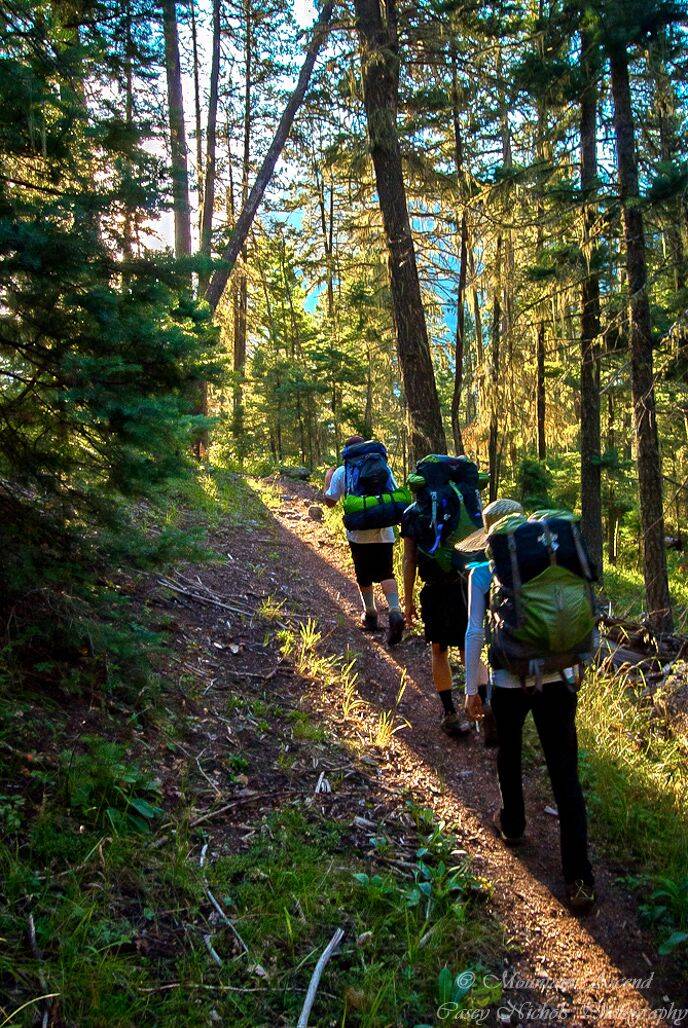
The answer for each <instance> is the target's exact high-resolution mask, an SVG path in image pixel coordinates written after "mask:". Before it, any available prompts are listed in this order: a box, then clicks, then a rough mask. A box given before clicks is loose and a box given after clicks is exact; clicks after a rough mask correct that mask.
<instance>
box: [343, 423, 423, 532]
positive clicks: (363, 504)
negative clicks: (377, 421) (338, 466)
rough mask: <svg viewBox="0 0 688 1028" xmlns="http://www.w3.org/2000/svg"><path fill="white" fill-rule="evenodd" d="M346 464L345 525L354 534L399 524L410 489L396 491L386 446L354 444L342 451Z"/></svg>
mask: <svg viewBox="0 0 688 1028" xmlns="http://www.w3.org/2000/svg"><path fill="white" fill-rule="evenodd" d="M342 461H343V463H344V492H345V496H344V526H345V528H348V529H349V530H351V531H360V530H364V531H365V530H368V529H373V528H391V526H392V525H398V524H399V522H400V521H401V517H402V514H403V513H404V510H405V509H406V507H407V506H408V504H409V503H410V501H411V496H410V495H409V493H408V492H407V490H406V489H396V490H395V489H394V478H393V476H392V471H391V468H390V466H389V464H388V463H387V450H386V449H385V447H384V446H383V445H382V443H377V442H375V441H374V440H368V441H367V442H364V443H353V444H352V445H351V446H345V447H344V449H343V451H342Z"/></svg>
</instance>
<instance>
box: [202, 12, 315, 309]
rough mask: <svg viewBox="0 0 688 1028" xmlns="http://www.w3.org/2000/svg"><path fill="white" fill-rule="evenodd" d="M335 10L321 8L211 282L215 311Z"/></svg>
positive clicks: (210, 289)
mask: <svg viewBox="0 0 688 1028" xmlns="http://www.w3.org/2000/svg"><path fill="white" fill-rule="evenodd" d="M333 10H334V0H327V2H326V3H324V4H323V6H322V9H321V11H320V16H319V17H318V20H317V22H316V24H315V28H314V29H313V33H312V35H311V39H310V43H309V44H308V49H307V51H306V57H305V59H304V62H303V65H302V67H301V71H300V73H299V78H298V81H297V83H296V86H295V87H294V91H293V92H292V94H291V96H290V97H289V100H288V102H287V105H286V107H285V108H284V111H283V113H282V117H281V118H280V122H279V125H278V126H277V129H276V131H275V135H274V138H273V140H272V143H271V144H270V147H269V149H268V152H267V153H266V155H265V158H264V160H263V163H262V165H261V168H260V171H259V172H258V175H257V177H256V180H255V182H254V183H253V186H252V188H251V192H250V193H249V195H248V199H247V201H246V203H245V204H244V206H243V209H242V211H241V213H240V214H239V217H238V219H237V223H236V225H235V226H234V231H233V233H232V238H231V239H230V241H229V243H228V245H227V247H226V249H225V250H224V252H223V254H222V267H221V268H218V269H217V271H216V272H215V273H214V275H213V277H212V278H211V280H210V285H209V286H208V290H207V292H206V299H207V300H208V303H209V304H210V307H211V309H212V310H215V309H216V308H217V306H218V304H219V302H220V300H221V298H222V294H223V292H224V290H225V286H226V285H227V282H228V280H229V276H230V275H231V273H232V269H233V268H234V265H235V264H236V260H237V257H238V256H239V254H240V253H241V251H242V249H243V246H244V243H245V242H246V239H247V236H248V233H249V231H250V229H251V225H252V224H253V219H254V218H255V216H256V211H257V210H258V207H259V205H260V201H261V200H262V199H263V194H264V193H265V190H266V188H267V185H268V183H269V181H270V179H271V178H272V174H273V172H274V170H275V165H276V164H277V161H278V160H279V156H280V154H281V153H282V150H283V148H284V144H285V143H286V141H287V136H288V135H289V132H290V129H291V126H292V124H293V121H294V117H295V115H296V112H297V111H298V109H299V107H300V106H301V104H302V102H303V98H304V96H305V95H306V90H307V89H308V83H309V82H310V78H311V74H312V72H313V66H314V64H315V60H316V57H317V56H318V52H319V51H320V48H321V47H322V45H323V43H324V42H325V39H326V37H327V32H328V29H329V25H330V21H331V20H332V12H333Z"/></svg>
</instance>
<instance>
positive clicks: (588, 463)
mask: <svg viewBox="0 0 688 1028" xmlns="http://www.w3.org/2000/svg"><path fill="white" fill-rule="evenodd" d="M592 46H593V42H592V39H591V38H590V36H589V35H588V33H587V32H583V33H581V50H582V53H583V71H584V75H585V90H584V92H583V96H582V98H581V111H580V138H581V149H580V164H581V172H580V175H581V192H582V194H583V253H584V256H585V260H586V263H587V272H586V275H585V278H584V279H583V282H582V283H581V373H580V393H581V399H580V448H581V529H582V532H583V536H584V537H585V540H586V542H587V544H588V549H589V551H590V556H591V557H592V559H593V560H594V561H595V563H596V565H597V568H598V570H599V571H600V573H601V572H602V564H603V534H602V468H601V466H600V449H601V447H600V280H599V275H598V274H597V271H595V270H593V269H594V266H595V265H594V257H595V251H596V244H595V242H594V223H595V218H596V216H597V204H596V202H595V196H596V194H597V103H598V89H597V82H596V78H595V75H594V71H593V69H594V66H595V62H594V61H593V57H592V51H591V47H592Z"/></svg>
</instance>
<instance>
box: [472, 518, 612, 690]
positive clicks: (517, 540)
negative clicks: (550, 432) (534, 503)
mask: <svg viewBox="0 0 688 1028" xmlns="http://www.w3.org/2000/svg"><path fill="white" fill-rule="evenodd" d="M578 521H579V519H578V518H577V517H576V516H575V515H573V514H571V513H569V512H568V511H562V510H542V511H537V512H536V513H535V514H532V515H531V516H530V517H529V518H527V517H526V516H525V515H524V514H511V515H509V516H507V517H505V518H502V520H501V521H498V522H497V524H496V525H493V526H492V528H491V529H490V532H489V535H488V541H487V549H486V554H487V556H488V558H489V559H490V561H491V566H492V569H493V577H492V585H491V589H490V606H489V614H488V625H489V660H490V665H491V666H492V667H494V668H503V669H505V670H507V671H510V672H512V673H513V674H516V675H518V676H519V677H520V678H521V679H525V677H526V676H530V675H534V676H535V678H536V680H537V681H538V684H539V683H540V679H541V677H542V675H543V674H547V673H548V672H549V673H551V672H553V671H559V672H563V671H564V669H565V668H568V667H574V666H579V665H583V664H585V663H586V661H588V660H589V659H590V656H591V651H592V648H593V643H594V630H595V624H596V616H595V599H594V594H593V588H592V583H593V582H594V581H596V578H597V573H596V569H595V568H594V565H593V563H592V561H591V560H590V557H589V555H588V551H587V548H586V545H585V540H584V539H583V536H582V535H581V532H580V528H579V524H578Z"/></svg>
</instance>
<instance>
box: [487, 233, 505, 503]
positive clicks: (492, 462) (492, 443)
mask: <svg viewBox="0 0 688 1028" xmlns="http://www.w3.org/2000/svg"><path fill="white" fill-rule="evenodd" d="M501 327H502V235H501V233H500V234H499V235H498V236H497V247H496V253H495V287H494V306H493V309H492V339H491V340H490V435H489V439H488V444H487V454H488V463H489V472H490V503H491V502H492V501H493V500H496V499H497V493H498V491H499V420H498V419H499V364H500V352H499V351H500V344H501V339H500V333H501Z"/></svg>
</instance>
